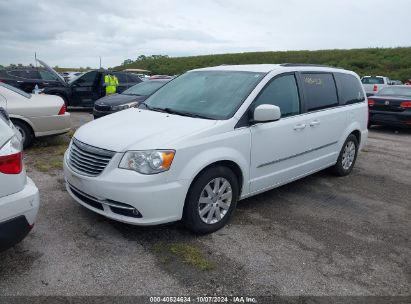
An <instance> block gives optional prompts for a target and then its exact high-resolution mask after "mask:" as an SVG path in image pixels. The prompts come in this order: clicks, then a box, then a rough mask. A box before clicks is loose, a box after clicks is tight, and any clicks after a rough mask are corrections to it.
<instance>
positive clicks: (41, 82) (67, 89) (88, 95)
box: [0, 59, 142, 108]
mask: <svg viewBox="0 0 411 304" xmlns="http://www.w3.org/2000/svg"><path fill="white" fill-rule="evenodd" d="M37 61H38V62H39V63H40V64H41V65H42V67H40V68H34V67H33V68H31V67H29V68H21V69H15V71H16V72H13V71H14V70H9V69H7V70H2V71H1V72H0V81H3V82H5V83H8V84H10V85H12V86H15V87H18V88H20V89H22V90H23V91H25V92H27V93H31V92H32V91H33V89H34V88H35V86H36V84H37V86H38V88H39V89H40V90H41V91H42V93H45V94H51V95H58V96H60V97H61V98H63V100H64V102H65V103H66V105H67V106H69V107H84V108H93V106H94V101H96V100H97V99H99V98H101V97H103V96H105V92H106V90H105V87H104V86H103V84H104V76H105V75H107V73H109V72H110V73H111V74H113V75H115V76H116V77H117V79H118V82H119V85H118V87H117V93H121V92H123V91H124V90H126V89H128V88H129V87H132V86H133V85H135V84H137V83H140V82H141V81H142V80H141V79H140V78H139V77H138V76H137V75H133V74H128V73H125V72H115V71H108V70H94V71H89V72H86V73H85V74H83V75H81V76H79V77H77V78H74V79H73V80H71V81H69V82H66V81H65V80H64V78H63V77H62V76H61V75H60V74H58V73H57V72H56V71H55V70H54V69H53V68H51V67H50V66H48V65H47V64H46V63H45V62H43V61H41V60H40V59H37ZM17 71H18V72H17ZM13 74H14V75H15V76H13ZM18 75H19V76H18ZM38 75H40V78H36V77H39V76H38Z"/></svg>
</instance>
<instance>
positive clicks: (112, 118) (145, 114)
mask: <svg viewBox="0 0 411 304" xmlns="http://www.w3.org/2000/svg"><path fill="white" fill-rule="evenodd" d="M216 123H217V121H215V120H209V119H199V118H192V117H185V116H180V115H171V114H167V113H162V112H155V111H149V110H142V109H137V108H132V109H128V110H124V111H120V112H117V113H114V114H111V115H107V116H104V117H102V118H99V119H97V120H93V121H92V122H89V123H87V124H85V125H83V126H82V127H81V128H80V129H78V130H77V132H76V133H75V135H74V137H75V138H76V139H78V140H79V141H81V142H83V143H86V144H88V145H91V146H94V147H98V148H102V149H106V150H111V151H116V152H125V151H127V150H149V149H173V148H175V147H173V146H172V143H173V142H175V141H177V140H180V139H182V138H184V137H186V136H189V135H193V134H195V133H198V132H201V131H203V130H206V129H208V128H210V127H212V126H214V125H215V124H216Z"/></svg>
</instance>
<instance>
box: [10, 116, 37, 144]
mask: <svg viewBox="0 0 411 304" xmlns="http://www.w3.org/2000/svg"><path fill="white" fill-rule="evenodd" d="M12 122H13V124H14V126H15V127H16V129H17V130H18V131H19V132H20V134H21V136H22V138H23V148H24V149H26V148H28V147H30V146H31V145H32V143H33V141H34V133H33V130H32V129H31V128H30V127H29V126H28V125H27V124H26V123H25V122H22V121H20V120H14V119H12Z"/></svg>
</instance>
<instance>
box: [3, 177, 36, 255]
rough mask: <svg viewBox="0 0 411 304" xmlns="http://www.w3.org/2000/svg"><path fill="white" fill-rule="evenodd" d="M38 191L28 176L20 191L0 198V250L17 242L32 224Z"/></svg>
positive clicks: (34, 217)
mask: <svg viewBox="0 0 411 304" xmlns="http://www.w3.org/2000/svg"><path fill="white" fill-rule="evenodd" d="M39 202H40V199H39V191H38V189H37V187H36V186H35V185H34V183H33V181H32V180H31V179H30V178H27V183H26V186H25V187H24V188H23V190H22V191H20V192H17V193H14V194H11V195H8V196H5V197H2V198H0V251H3V250H6V249H8V248H10V247H12V246H14V245H15V244H17V243H19V242H20V241H21V240H23V239H24V237H25V236H26V235H27V234H28V233H29V231H30V230H31V228H32V226H33V225H34V222H35V219H36V216H37V212H38V209H39Z"/></svg>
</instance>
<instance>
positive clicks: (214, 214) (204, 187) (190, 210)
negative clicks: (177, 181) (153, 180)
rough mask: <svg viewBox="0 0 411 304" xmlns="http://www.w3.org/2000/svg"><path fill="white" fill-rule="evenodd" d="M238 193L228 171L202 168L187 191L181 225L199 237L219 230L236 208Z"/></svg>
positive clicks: (234, 178)
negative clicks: (182, 223)
mask: <svg viewBox="0 0 411 304" xmlns="http://www.w3.org/2000/svg"><path fill="white" fill-rule="evenodd" d="M238 193H239V185H238V179H237V177H236V176H235V174H234V173H233V172H232V171H231V170H230V169H229V168H226V167H221V166H220V167H211V168H209V169H206V170H205V171H204V172H202V173H201V174H200V175H199V176H198V177H197V178H196V179H195V180H194V182H193V184H192V185H191V187H190V190H189V191H188V194H187V198H186V202H185V205H184V214H183V220H184V224H185V226H186V227H187V228H188V229H190V230H191V231H193V232H195V233H199V234H206V233H212V232H214V231H217V230H219V229H221V228H222V227H224V226H225V225H226V224H227V223H228V221H229V219H230V217H231V215H232V213H233V210H234V209H235V207H236V205H237V201H238Z"/></svg>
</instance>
